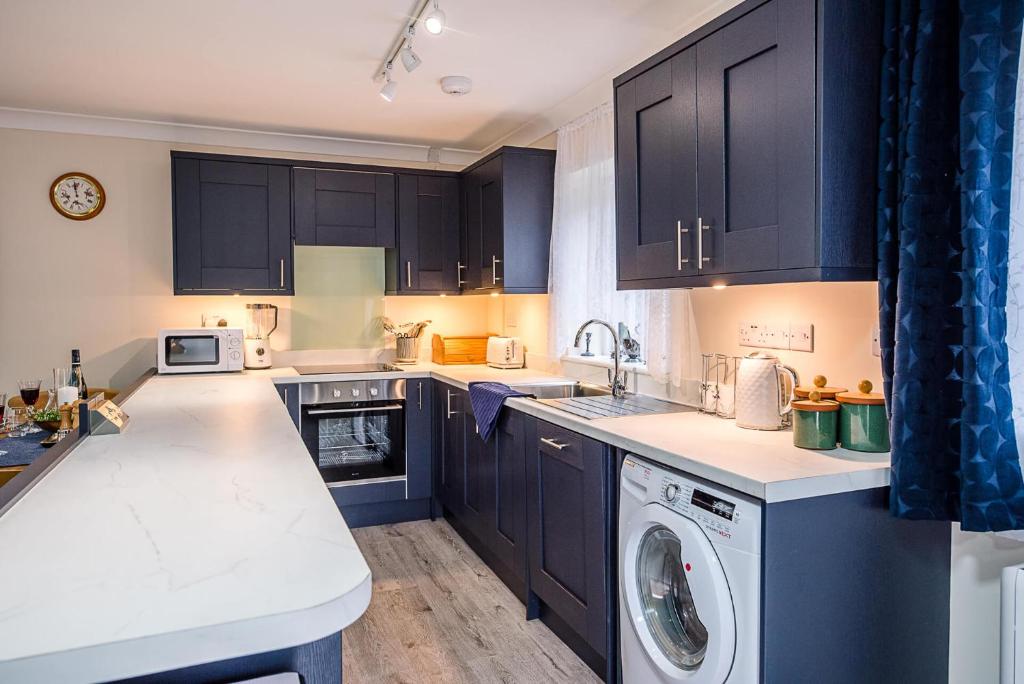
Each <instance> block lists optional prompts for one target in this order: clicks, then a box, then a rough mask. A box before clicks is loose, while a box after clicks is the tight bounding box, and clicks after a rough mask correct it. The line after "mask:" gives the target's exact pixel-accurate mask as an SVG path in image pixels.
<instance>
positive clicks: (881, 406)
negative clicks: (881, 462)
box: [836, 380, 889, 453]
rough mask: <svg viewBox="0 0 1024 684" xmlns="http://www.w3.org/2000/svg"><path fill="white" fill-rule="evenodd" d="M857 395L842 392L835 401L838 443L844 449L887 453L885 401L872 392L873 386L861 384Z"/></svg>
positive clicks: (865, 381) (855, 393)
mask: <svg viewBox="0 0 1024 684" xmlns="http://www.w3.org/2000/svg"><path fill="white" fill-rule="evenodd" d="M858 389H859V390H860V391H858V392H841V393H839V394H837V395H836V399H837V400H838V401H839V403H840V404H841V405H842V408H841V410H840V412H839V441H840V442H841V443H842V445H843V448H844V449H852V450H854V451H869V452H876V453H881V452H885V451H889V418H888V416H887V415H886V413H885V397H883V396H882V395H881V394H877V393H873V392H872V391H871V389H872V385H871V383H870V382H869V381H867V380H861V382H860V385H859V386H858Z"/></svg>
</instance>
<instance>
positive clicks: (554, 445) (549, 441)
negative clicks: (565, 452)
mask: <svg viewBox="0 0 1024 684" xmlns="http://www.w3.org/2000/svg"><path fill="white" fill-rule="evenodd" d="M540 441H542V442H544V443H545V444H547V445H548V446H549V447H552V448H554V449H558V450H559V451H561V450H562V449H564V448H566V447H567V446H569V445H568V444H559V443H558V442H556V441H555V440H553V439H549V438H547V437H541V438H540Z"/></svg>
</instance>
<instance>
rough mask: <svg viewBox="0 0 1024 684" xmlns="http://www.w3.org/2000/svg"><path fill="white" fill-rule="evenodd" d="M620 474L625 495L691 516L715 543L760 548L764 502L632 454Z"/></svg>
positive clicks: (626, 459) (752, 548)
mask: <svg viewBox="0 0 1024 684" xmlns="http://www.w3.org/2000/svg"><path fill="white" fill-rule="evenodd" d="M621 477H622V482H623V484H622V489H621V492H622V496H628V495H632V496H634V497H636V498H637V499H639V501H640V503H641V504H658V505H660V506H664V507H665V508H668V509H669V510H671V511H674V512H676V513H678V514H680V515H682V516H685V517H686V518H689V519H690V520H692V521H693V522H695V523H696V524H697V525H699V526H700V527H701V529H702V530H703V531H704V533H705V534H706V535H707V536H708V538H709V539H710V540H711V542H712V543H724V544H727V545H729V546H733V547H736V548H739V549H743V550H745V551H751V550H752V551H755V552H756V551H758V550H759V549H760V538H761V504H760V503H759V502H757V501H756V500H754V499H752V498H750V497H747V496H744V495H743V494H741V493H739V492H732V491H731V490H728V489H726V488H724V487H718V486H716V485H714V484H713V483H710V482H706V481H704V480H701V479H700V478H697V477H690V476H687V475H686V474H685V473H678V472H675V471H669V470H667V469H665V468H662V467H660V466H657V465H654V464H650V463H647V462H646V461H643V460H641V459H639V458H637V457H634V456H633V455H632V454H630V455H629V456H627V457H626V458H625V459H624V460H623V463H622V473H621Z"/></svg>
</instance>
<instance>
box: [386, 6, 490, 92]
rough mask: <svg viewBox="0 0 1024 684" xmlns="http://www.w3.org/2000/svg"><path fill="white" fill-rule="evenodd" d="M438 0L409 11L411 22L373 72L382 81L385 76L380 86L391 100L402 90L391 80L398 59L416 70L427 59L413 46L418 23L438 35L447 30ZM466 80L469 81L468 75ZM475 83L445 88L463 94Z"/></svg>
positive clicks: (406, 68) (409, 71)
mask: <svg viewBox="0 0 1024 684" xmlns="http://www.w3.org/2000/svg"><path fill="white" fill-rule="evenodd" d="M437 3H438V0H419V2H417V3H416V8H415V9H414V10H413V12H412V14H410V15H409V21H408V23H407V24H406V25H405V28H404V29H403V31H402V33H401V34H399V36H398V38H396V39H395V42H394V43H392V45H391V49H390V50H389V51H388V53H387V56H386V57H385V58H384V62H383V63H382V64H381V66H380V69H379V71H377V73H375V74H374V75H373V80H374V81H376V82H378V83H379V82H380V80H381V79H383V81H384V85H383V86H382V87H381V89H380V96H381V97H382V98H384V99H385V100H387V101H388V102H391V101H392V100H394V99H395V93H396V91H397V90H398V83H396V82H395V81H393V80H391V73H392V70H393V68H394V64H395V60H396V59H400V60H401V61H402V66H403V67H405V70H406V72H408V73H412V72H413V71H415V70H416V69H418V68H419V66H420V64H422V63H423V60H422V59H420V56H419V55H417V54H416V52H415V51H414V50H413V48H412V39H413V37H415V35H416V24H418V23H420V22H422V23H423V28H425V29H426V30H427V32H428V33H432V34H434V35H435V36H436V35H439V34H441V33H443V32H444V30H445V26H446V24H447V18H446V17H445V15H444V12H443V11H441V8H440V7H439V6H438V4H437ZM465 80H466V81H467V82H468V79H465ZM471 87H472V84H470V85H469V86H468V87H462V86H460V87H459V88H458V89H457V92H456V91H450V90H445V92H453V93H454V94H458V95H463V94H465V93H467V92H469V88H471Z"/></svg>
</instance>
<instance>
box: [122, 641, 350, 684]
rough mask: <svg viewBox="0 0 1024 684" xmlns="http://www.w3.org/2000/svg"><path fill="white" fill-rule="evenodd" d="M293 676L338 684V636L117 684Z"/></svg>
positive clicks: (314, 683) (211, 683)
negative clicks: (289, 674) (287, 674)
mask: <svg viewBox="0 0 1024 684" xmlns="http://www.w3.org/2000/svg"><path fill="white" fill-rule="evenodd" d="M293 672H294V673H295V674H297V675H298V676H299V678H300V680H301V681H302V682H303V683H304V684H341V632H337V633H336V634H328V635H327V636H325V637H324V638H323V639H319V640H317V641H314V642H312V643H308V644H302V645H300V646H294V647H292V648H284V649H281V650H279V651H270V652H269V653H257V654H255V655H248V656H242V657H240V658H231V659H229V660H219V661H217V662H213V663H205V664H203V665H195V666H193V667H186V668H182V669H180V670H172V671H170V672H158V673H156V674H149V675H143V676H141V677H132V678H130V679H121V680H118V681H117V682H116V684H222V682H240V681H243V680H249V679H255V678H257V677H267V676H270V675H275V674H281V673H293Z"/></svg>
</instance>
